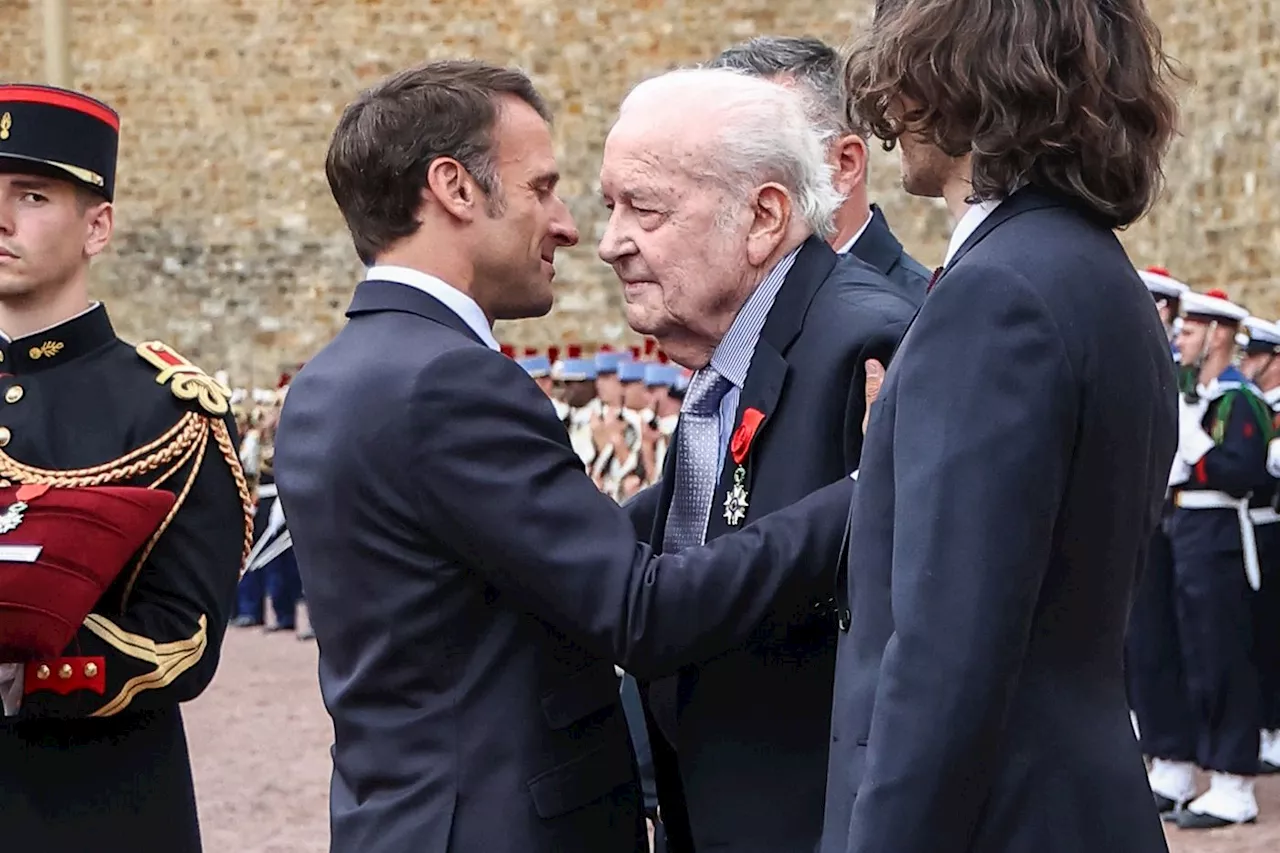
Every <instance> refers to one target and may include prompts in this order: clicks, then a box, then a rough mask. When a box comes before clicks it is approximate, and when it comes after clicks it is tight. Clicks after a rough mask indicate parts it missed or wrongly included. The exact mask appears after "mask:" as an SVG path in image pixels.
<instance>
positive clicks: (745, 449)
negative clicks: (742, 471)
mask: <svg viewBox="0 0 1280 853" xmlns="http://www.w3.org/2000/svg"><path fill="white" fill-rule="evenodd" d="M763 422H764V412H762V411H760V410H759V409H756V408H749V409H747V410H746V411H745V412H743V413H742V422H741V423H740V424H738V428H737V429H736V430H734V432H733V440H732V441H730V442H729V452H730V453H732V454H733V461H734V463H736V464H738V465H741V464H742V463H743V462H744V461H745V460H746V458H747V454H748V453H750V452H751V442H752V441H754V440H755V437H756V431H757V430H759V429H760V424H762V423H763Z"/></svg>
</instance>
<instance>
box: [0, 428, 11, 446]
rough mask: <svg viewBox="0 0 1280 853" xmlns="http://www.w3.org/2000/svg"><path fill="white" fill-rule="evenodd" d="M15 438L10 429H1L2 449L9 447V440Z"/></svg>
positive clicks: (0, 440) (0, 444)
mask: <svg viewBox="0 0 1280 853" xmlns="http://www.w3.org/2000/svg"><path fill="white" fill-rule="evenodd" d="M11 438H13V433H12V432H10V431H9V428H8V427H0V447H8V446H9V439H11Z"/></svg>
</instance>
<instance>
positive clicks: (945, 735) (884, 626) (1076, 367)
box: [821, 0, 1178, 853]
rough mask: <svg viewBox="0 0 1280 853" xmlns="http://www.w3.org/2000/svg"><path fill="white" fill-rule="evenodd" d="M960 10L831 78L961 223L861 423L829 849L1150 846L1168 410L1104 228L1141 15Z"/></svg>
mask: <svg viewBox="0 0 1280 853" xmlns="http://www.w3.org/2000/svg"><path fill="white" fill-rule="evenodd" d="M971 12H972V10H971V9H970V8H969V6H968V5H967V4H962V3H951V2H939V0H886V2H883V3H881V4H880V7H879V10H878V13H877V16H876V19H875V23H874V25H873V26H872V27H871V28H870V30H869V32H868V34H867V41H866V43H864V44H862V45H859V46H858V47H857V48H856V49H855V50H853V52H852V53H851V56H852V59H851V61H850V63H849V67H848V75H849V84H850V92H851V95H852V98H853V101H854V105H855V107H856V108H857V109H858V111H859V113H860V114H861V115H862V116H863V117H864V118H866V119H868V120H869V121H870V122H871V125H872V126H873V127H874V129H875V133H876V135H877V136H880V137H881V138H884V139H886V140H892V141H895V142H897V143H899V144H901V146H902V175H903V184H904V186H905V188H906V189H907V191H908V192H911V193H913V194H915V195H923V196H930V197H942V198H945V199H946V201H947V205H948V207H949V208H950V210H951V212H952V215H953V216H954V217H955V219H956V221H957V227H956V231H955V233H954V234H953V235H952V238H951V243H950V247H949V250H948V252H947V262H946V266H945V270H944V272H943V273H942V274H941V276H940V277H939V278H938V280H937V281H936V283H935V285H934V286H933V288H932V290H931V292H930V294H929V296H928V297H927V298H926V300H925V303H924V306H923V308H921V310H920V313H919V314H918V315H917V316H916V319H915V321H914V322H913V323H912V326H911V328H910V329H909V330H908V331H907V334H906V335H905V337H904V338H903V340H902V342H901V344H900V345H899V347H898V350H897V352H896V354H895V356H894V362H893V364H892V365H891V366H890V367H889V370H888V373H887V375H886V377H885V380H884V387H883V389H882V391H881V396H880V400H879V402H877V404H876V406H875V408H874V410H873V411H872V415H871V423H870V425H869V427H868V429H867V435H866V443H865V445H864V448H863V455H862V460H861V466H860V469H859V475H858V497H857V501H856V502H855V503H854V506H853V511H852V515H851V519H850V529H849V542H850V548H849V555H848V560H847V566H846V568H845V569H843V570H842V571H841V576H842V577H841V578H840V580H839V581H838V584H837V598H838V599H839V606H840V607H841V610H842V612H841V616H842V617H844V618H842V625H846V626H849V630H848V632H847V633H845V634H843V636H842V637H841V638H840V649H839V655H838V661H837V666H836V687H835V694H836V695H835V707H834V710H833V714H832V729H831V761H830V773H829V780H828V791H827V813H826V827H825V830H824V835H823V842H822V848H821V849H822V850H823V851H824V853H871V851H875V853H958V852H959V851H967V853H997V851H998V853H1031V851H1035V853H1097V851H1102V850H1108V851H1120V850H1123V851H1125V852H1126V853H1157V851H1160V853H1163V851H1165V850H1166V845H1165V841H1164V836H1163V833H1162V831H1161V826H1160V821H1159V819H1158V817H1157V815H1156V811H1155V808H1154V805H1153V803H1152V801H1151V792H1150V789H1149V788H1148V786H1147V781H1146V779H1145V772H1144V766H1143V762H1142V756H1141V754H1140V752H1139V749H1138V745H1137V743H1136V740H1135V738H1134V733H1133V728H1132V726H1131V724H1130V719H1129V710H1128V707H1127V704H1126V699H1125V682H1124V675H1123V671H1122V664H1121V661H1122V652H1123V646H1124V634H1125V626H1126V623H1127V621H1128V612H1129V603H1130V601H1131V598H1132V594H1133V589H1134V585H1135V580H1136V577H1137V575H1138V573H1139V572H1140V570H1141V569H1140V567H1141V566H1142V564H1143V560H1144V550H1145V548H1146V544H1147V542H1148V541H1149V539H1150V536H1151V531H1152V530H1153V528H1154V525H1155V522H1156V519H1157V518H1158V517H1159V513H1160V509H1161V504H1162V502H1163V499H1164V492H1165V484H1166V481H1167V478H1168V474H1169V470H1170V463H1171V462H1172V459H1173V454H1174V450H1175V446H1176V443H1177V433H1178V415H1177V392H1176V382H1175V377H1174V372H1173V365H1172V364H1171V361H1170V358H1169V354H1168V344H1167V339H1166V337H1165V334H1164V330H1163V328H1162V326H1161V324H1160V320H1159V317H1158V316H1157V313H1156V309H1155V307H1154V306H1153V305H1152V301H1151V297H1150V296H1149V295H1148V293H1147V291H1146V288H1145V287H1143V285H1142V282H1141V280H1140V279H1139V277H1138V275H1137V272H1136V271H1135V270H1134V268H1133V265H1132V264H1131V263H1130V261H1129V259H1128V257H1127V256H1126V255H1125V252H1124V250H1123V248H1122V247H1121V245H1120V243H1119V241H1117V240H1116V238H1115V236H1114V234H1113V233H1112V231H1113V229H1114V228H1116V227H1119V226H1123V225H1127V224H1128V223H1130V222H1132V221H1134V220H1135V219H1137V218H1138V217H1139V216H1141V215H1142V213H1143V212H1144V211H1145V210H1146V209H1147V208H1148V206H1149V205H1150V204H1151V203H1152V202H1153V201H1154V200H1155V198H1156V195H1157V192H1158V187H1159V179H1160V160H1161V157H1162V155H1163V152H1164V149H1165V146H1166V144H1167V143H1168V141H1169V139H1170V138H1171V136H1172V134H1173V129H1174V118H1175V113H1176V109H1175V105H1174V101H1173V99H1172V97H1171V95H1170V93H1169V91H1168V89H1167V87H1166V85H1165V82H1164V81H1163V80H1162V77H1161V69H1162V68H1163V65H1159V64H1157V63H1158V62H1159V61H1160V60H1162V56H1161V54H1160V47H1159V43H1158V38H1157V30H1156V27H1155V25H1154V23H1153V22H1152V21H1151V19H1150V17H1149V15H1148V14H1147V12H1146V10H1145V8H1144V7H1143V4H1142V2H1141V0H1113V2H1111V3H1097V2H1094V0H1062V1H1061V2H1059V3H1055V4H1047V3H1043V2H1040V0H1011V2H1008V3H1004V4H997V5H995V6H990V7H989V8H988V10H987V12H986V16H985V17H984V18H982V19H981V23H982V26H981V27H978V26H975V23H974V20H973V19H972V18H971V17H970V15H971ZM1091 40H1096V41H1100V43H1098V44H1097V45H1096V50H1091V51H1081V50H1078V49H1077V46H1078V45H1080V44H1083V43H1090V42H1091ZM1116 57H1124V61H1123V62H1117V61H1116ZM1042 92H1064V93H1070V94H1069V95H1064V97H1066V98H1069V99H1070V100H1069V102H1065V106H1064V107H1063V108H1061V109H1059V110H1058V111H1057V112H1055V111H1054V110H1053V109H1052V107H1051V106H1050V107H1046V106H1045V104H1046V101H1045V99H1044V98H1043V97H1042V96H1041V94H1040V93H1042ZM996 99H1001V100H996ZM1049 103H1050V104H1051V103H1052V99H1050V101H1049ZM1097 116H1107V117H1108V119H1107V121H1106V122H1105V123H1104V124H1099V123H1098V122H1097V118H1096V117H1097ZM971 201H972V202H974V203H972V204H971V203H970V202H971Z"/></svg>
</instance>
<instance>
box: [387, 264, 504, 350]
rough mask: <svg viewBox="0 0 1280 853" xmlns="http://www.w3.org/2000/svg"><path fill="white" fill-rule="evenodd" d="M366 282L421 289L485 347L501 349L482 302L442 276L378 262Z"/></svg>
mask: <svg viewBox="0 0 1280 853" xmlns="http://www.w3.org/2000/svg"><path fill="white" fill-rule="evenodd" d="M364 280H365V281H391V282H395V283H396V284H403V285H405V286H406V287H412V288H414V289H416V290H421V291H422V292H423V293H425V294H427V295H428V296H433V297H435V298H436V299H438V300H440V301H441V302H443V303H444V306H445V307H446V308H448V309H449V310H450V311H452V312H453V313H455V314H457V315H458V316H459V317H460V318H461V319H462V322H464V323H466V324H467V326H468V327H469V328H470V329H471V331H473V332H475V333H476V336H477V337H479V338H480V340H482V341H484V344H485V346H487V347H488V348H489V349H492V350H501V347H500V346H499V345H498V340H497V338H495V337H494V336H493V328H492V327H491V326H490V325H489V318H488V317H486V316H485V315H484V311H483V310H482V309H481V308H480V305H479V304H478V303H477V302H476V301H475V300H474V299H472V298H471V297H470V296H468V295H467V294H465V293H463V292H462V291H461V290H458V288H456V287H454V286H453V285H451V284H449V283H448V282H447V281H445V280H444V279H441V278H436V277H435V276H433V275H430V274H428V273H425V272H422V271H421V270H415V269H410V268H409V267H401V266H396V265H394V264H378V265H374V266H372V267H369V271H368V272H367V273H365V277H364Z"/></svg>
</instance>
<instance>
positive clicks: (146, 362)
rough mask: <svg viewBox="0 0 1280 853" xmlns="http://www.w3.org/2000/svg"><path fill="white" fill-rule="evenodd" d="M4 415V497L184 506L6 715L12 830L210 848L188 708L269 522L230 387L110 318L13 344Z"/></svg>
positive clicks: (3, 781)
mask: <svg viewBox="0 0 1280 853" xmlns="http://www.w3.org/2000/svg"><path fill="white" fill-rule="evenodd" d="M0 401H3V402H0V478H3V482H0V485H11V484H12V485H17V484H19V483H48V484H52V485H54V486H93V485H116V486H125V485H127V486H153V487H155V488H159V489H166V490H169V491H171V492H173V493H174V494H176V495H177V502H176V503H175V505H174V508H173V509H172V511H171V512H170V513H169V515H168V517H167V519H166V520H165V522H164V523H163V524H162V525H161V527H160V529H159V530H158V531H157V533H156V534H155V535H153V536H152V538H151V539H150V541H148V542H147V544H146V545H145V546H144V547H143V548H142V549H141V550H140V552H139V553H138V554H137V555H135V557H134V558H133V559H131V560H130V561H129V562H128V563H127V564H126V566H125V568H124V570H123V572H121V574H120V575H119V576H118V577H117V579H116V580H115V582H114V583H113V584H112V585H111V587H110V588H109V589H108V590H107V591H106V593H105V594H104V595H103V596H102V598H101V599H100V600H99V601H98V603H97V604H96V606H94V607H93V610H92V613H91V614H90V615H89V616H88V617H87V618H86V619H85V620H84V624H83V625H82V626H81V627H80V628H79V629H78V631H77V632H76V634H75V638H74V640H73V642H72V643H71V646H70V647H69V648H68V649H66V651H65V652H64V654H63V656H62V657H59V658H54V659H51V660H36V661H26V662H25V663H24V666H25V679H24V693H25V695H23V696H22V697H21V705H20V708H19V709H18V713H17V714H16V716H11V717H8V718H0V827H4V833H5V837H6V839H8V840H9V841H10V842H12V843H13V844H14V845H15V849H44V850H49V851H79V850H93V851H97V853H103V851H131V853H132V851H140V850H148V851H151V850H154V851H165V853H187V851H198V850H199V849H200V839H199V830H198V827H197V822H196V809H195V798H194V794H193V791H192V783H191V773H190V767H189V763H188V757H187V747H186V740H185V736H184V734H183V729H182V721H181V716H180V715H179V712H178V704H179V703H180V702H184V701H187V700H189V699H192V698H194V697H195V696H197V695H199V694H200V693H201V691H203V690H204V688H205V687H206V685H208V683H209V681H210V679H211V678H212V676H213V674H214V670H215V668H216V666H217V662H218V655H219V647H220V644H221V641H222V637H223V632H224V629H225V626H226V624H227V619H228V617H229V613H230V610H231V605H232V601H233V597H234V594H235V588H236V582H237V578H238V573H239V567H240V565H241V564H242V560H243V558H244V556H245V554H246V552H247V550H248V544H249V543H248V527H249V521H250V513H251V509H250V500H249V494H248V490H247V488H246V484H245V481H244V476H243V474H242V472H241V468H240V464H239V460H238V458H237V453H236V446H235V442H236V437H235V432H234V425H233V424H232V422H231V421H230V418H229V416H228V411H229V408H228V404H227V399H226V394H225V390H224V389H222V388H221V386H219V385H218V384H217V383H216V382H214V381H213V380H212V379H211V378H210V377H208V376H206V375H204V374H203V373H201V372H200V371H199V370H198V369H197V368H195V367H194V366H192V365H191V364H189V363H188V362H186V360H185V359H183V358H182V357H181V356H178V355H177V353H175V352H173V351H172V350H171V349H169V348H168V347H166V346H164V345H163V344H160V343H158V342H151V343H147V344H143V345H141V346H139V347H137V348H135V347H133V346H131V345H129V344H126V343H124V342H123V341H121V340H119V339H118V338H117V337H116V336H115V333H114V331H113V329H112V326H111V322H110V320H109V319H108V317H107V312H106V310H105V309H104V308H103V307H101V306H96V307H94V308H92V309H90V310H89V311H87V312H86V313H84V314H81V315H79V316H78V317H75V318H73V319H71V320H69V321H67V322H65V323H63V324H61V325H59V326H56V327H54V328H51V329H48V330H46V331H44V332H41V333H39V334H36V335H33V336H29V337H26V338H22V339H18V340H14V341H12V342H5V341H3V339H0ZM3 538H4V537H0V540H3Z"/></svg>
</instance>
